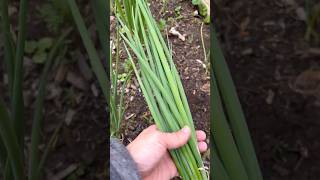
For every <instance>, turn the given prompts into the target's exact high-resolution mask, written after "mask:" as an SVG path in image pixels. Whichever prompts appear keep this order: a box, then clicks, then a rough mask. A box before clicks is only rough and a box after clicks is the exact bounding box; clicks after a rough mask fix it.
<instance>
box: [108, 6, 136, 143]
mask: <svg viewBox="0 0 320 180" xmlns="http://www.w3.org/2000/svg"><path fill="white" fill-rule="evenodd" d="M114 9H117V7H115V8H114ZM116 36H117V37H116V54H115V58H112V57H111V53H110V60H111V62H114V65H115V66H114V68H112V70H111V82H112V84H111V96H110V110H111V111H110V120H111V121H110V136H112V137H120V127H121V122H122V120H123V119H124V115H125V114H124V113H125V104H124V93H125V88H126V86H127V83H128V81H129V80H130V78H131V72H132V69H131V68H132V66H129V64H128V63H127V62H129V61H127V62H125V63H124V65H125V67H124V69H126V70H128V71H126V72H128V74H127V73H122V74H119V59H120V37H119V36H120V34H119V29H118V28H117V30H116ZM130 65H131V64H130ZM118 81H120V83H122V85H121V86H120V91H118V87H119V86H118Z"/></svg>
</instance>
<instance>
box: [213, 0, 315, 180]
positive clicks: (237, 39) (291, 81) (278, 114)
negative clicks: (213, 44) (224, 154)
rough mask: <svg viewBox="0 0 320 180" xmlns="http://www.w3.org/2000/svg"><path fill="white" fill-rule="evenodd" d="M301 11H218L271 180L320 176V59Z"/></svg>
mask: <svg viewBox="0 0 320 180" xmlns="http://www.w3.org/2000/svg"><path fill="white" fill-rule="evenodd" d="M290 2H296V3H297V6H292V5H289V4H288V3H290ZM303 3H304V1H298V0H296V1H286V0H283V1H263V0H259V1H254V0H248V1H241V2H240V1H232V0H225V1H218V3H217V9H216V10H217V11H216V16H217V19H216V23H215V25H216V29H217V31H218V32H219V38H220V40H221V44H222V48H223V50H224V54H225V57H226V60H227V62H228V64H229V67H230V70H231V72H232V75H233V78H234V81H235V84H236V87H237V90H238V95H239V97H240V100H241V103H242V105H243V109H244V112H245V114H246V118H247V122H248V126H249V129H250V132H251V137H252V139H253V143H254V145H255V149H256V153H257V156H258V160H259V162H260V165H261V169H262V173H263V175H264V178H265V179H266V180H278V179H279V180H280V179H281V180H285V179H288V180H304V179H310V180H313V179H314V180H315V179H319V176H320V155H319V152H320V140H319V136H320V123H319V120H320V111H319V108H320V96H319V92H320V91H319V90H320V89H319V87H320V86H319V85H320V84H319V83H320V81H319V79H320V71H319V70H320V68H319V67H320V56H319V52H320V51H319V45H317V44H315V43H313V42H307V41H306V40H305V38H304V36H305V32H306V23H305V22H304V21H303V20H300V18H299V16H301V13H297V9H299V8H301V7H302V8H303V7H304V4H303ZM317 32H320V30H319V29H317Z"/></svg>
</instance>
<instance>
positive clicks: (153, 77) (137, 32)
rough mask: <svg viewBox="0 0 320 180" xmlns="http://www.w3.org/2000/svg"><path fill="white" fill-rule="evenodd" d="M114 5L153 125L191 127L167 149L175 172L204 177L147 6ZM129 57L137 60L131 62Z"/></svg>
mask: <svg viewBox="0 0 320 180" xmlns="http://www.w3.org/2000/svg"><path fill="white" fill-rule="evenodd" d="M116 5H117V6H118V8H117V9H119V10H118V11H117V14H116V16H117V18H118V20H119V22H120V24H121V37H122V39H123V40H124V41H125V48H126V50H127V54H128V56H129V59H130V60H131V62H132V65H133V69H134V71H135V74H136V76H137V79H138V82H139V84H140V87H141V90H142V93H143V95H144V97H145V100H146V102H147V104H148V107H149V109H150V112H151V114H152V116H153V119H154V120H155V123H156V125H157V127H158V128H159V129H160V130H161V131H164V132H173V131H177V130H179V129H181V128H183V127H184V126H189V127H190V128H191V129H192V135H191V138H190V140H189V141H188V143H187V144H186V145H185V146H183V147H181V148H178V149H176V150H173V151H170V154H171V157H172V159H173V160H174V162H175V164H176V166H177V169H178V171H179V174H180V175H181V177H182V178H183V179H192V180H193V179H195V180H206V179H208V177H207V174H206V170H205V167H204V165H203V161H202V159H201V155H200V152H199V150H198V148H197V140H196V135H195V127H194V124H193V120H192V116H191V113H190V109H189V105H188V102H187V98H186V95H185V92H184V89H183V86H182V82H181V80H180V77H179V74H178V71H177V69H176V67H175V65H174V62H173V59H172V51H171V50H170V49H169V48H168V46H167V44H166V43H165V41H164V39H163V37H162V35H161V33H160V30H159V29H158V26H157V23H156V21H155V20H154V19H153V16H152V14H151V12H150V9H149V7H148V5H147V4H146V2H145V1H144V0H134V1H130V3H129V2H128V1H122V3H121V2H120V1H119V0H116ZM122 6H123V7H124V9H122ZM128 47H129V48H128ZM129 49H130V50H129ZM133 56H134V57H135V58H136V59H137V63H135V62H134V61H133Z"/></svg>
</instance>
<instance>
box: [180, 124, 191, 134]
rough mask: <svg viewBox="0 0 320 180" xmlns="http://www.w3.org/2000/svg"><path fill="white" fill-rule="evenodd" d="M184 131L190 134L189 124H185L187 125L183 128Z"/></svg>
mask: <svg viewBox="0 0 320 180" xmlns="http://www.w3.org/2000/svg"><path fill="white" fill-rule="evenodd" d="M182 132H183V133H185V134H189V132H190V128H189V127H188V126H185V127H183V128H182Z"/></svg>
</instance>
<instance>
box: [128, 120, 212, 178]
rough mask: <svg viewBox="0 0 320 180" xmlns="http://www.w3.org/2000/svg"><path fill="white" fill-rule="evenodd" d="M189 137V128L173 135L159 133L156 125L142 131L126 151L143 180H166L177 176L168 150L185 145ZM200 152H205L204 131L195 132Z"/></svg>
mask: <svg viewBox="0 0 320 180" xmlns="http://www.w3.org/2000/svg"><path fill="white" fill-rule="evenodd" d="M190 136H191V130H190V128H189V127H185V128H183V129H181V130H180V131H177V132H173V133H164V132H160V131H159V130H158V129H157V127H156V125H151V126H149V127H148V128H147V129H145V130H143V131H142V132H141V133H140V134H139V135H138V137H137V138H136V139H134V140H133V141H132V142H131V143H130V144H129V145H128V146H127V149H128V151H129V153H130V154H131V156H132V158H133V160H134V161H135V162H136V164H137V167H138V171H139V172H140V175H141V177H142V179H144V180H149V179H150V180H166V179H171V178H173V177H175V176H177V175H178V171H177V168H176V166H175V164H174V162H173V160H172V159H171V156H170V154H169V152H168V150H171V149H176V148H179V147H181V146H183V145H185V144H186V143H187V142H188V140H189V138H190ZM196 136H197V140H198V148H199V151H200V152H205V151H206V150H207V143H205V139H206V134H205V132H204V131H196Z"/></svg>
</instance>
